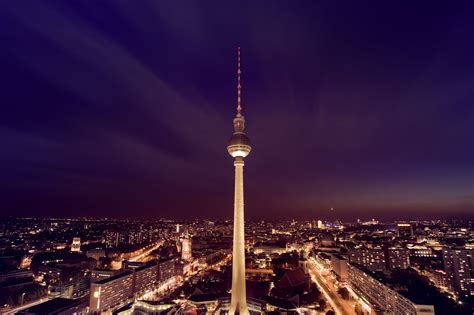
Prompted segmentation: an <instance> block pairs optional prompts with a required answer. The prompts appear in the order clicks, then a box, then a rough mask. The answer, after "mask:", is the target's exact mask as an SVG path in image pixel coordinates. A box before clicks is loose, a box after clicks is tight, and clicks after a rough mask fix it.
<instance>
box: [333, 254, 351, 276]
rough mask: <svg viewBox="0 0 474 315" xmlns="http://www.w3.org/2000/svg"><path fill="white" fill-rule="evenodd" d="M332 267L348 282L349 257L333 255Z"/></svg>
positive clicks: (337, 274)
mask: <svg viewBox="0 0 474 315" xmlns="http://www.w3.org/2000/svg"><path fill="white" fill-rule="evenodd" d="M331 269H332V271H333V272H334V273H335V274H336V276H337V278H338V280H339V281H341V282H346V281H347V279H348V277H349V274H348V272H347V259H346V258H344V257H342V256H341V255H336V254H334V255H331Z"/></svg>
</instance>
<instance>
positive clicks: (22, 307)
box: [2, 297, 48, 314]
mask: <svg viewBox="0 0 474 315" xmlns="http://www.w3.org/2000/svg"><path fill="white" fill-rule="evenodd" d="M47 300H48V298H47V297H45V298H42V299H39V300H36V301H33V302H30V303H28V304H23V305H22V306H18V307H16V308H12V309H11V310H9V311H4V313H2V314H15V313H17V312H19V311H22V310H24V309H27V308H29V307H32V306H35V305H38V304H41V303H43V302H46V301H47Z"/></svg>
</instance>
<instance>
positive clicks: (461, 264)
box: [443, 248, 474, 297]
mask: <svg viewBox="0 0 474 315" xmlns="http://www.w3.org/2000/svg"><path fill="white" fill-rule="evenodd" d="M443 261H444V270H445V271H446V280H447V284H448V288H449V289H450V290H451V291H453V292H456V294H458V295H459V296H463V297H468V296H474V249H466V248H445V249H443Z"/></svg>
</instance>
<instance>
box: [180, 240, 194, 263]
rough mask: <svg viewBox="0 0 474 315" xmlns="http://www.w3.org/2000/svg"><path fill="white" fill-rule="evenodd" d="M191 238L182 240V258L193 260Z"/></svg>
mask: <svg viewBox="0 0 474 315" xmlns="http://www.w3.org/2000/svg"><path fill="white" fill-rule="evenodd" d="M191 245H192V243H191V239H189V238H185V239H183V240H182V241H181V259H182V260H185V261H191V260H192V259H193V254H192V247H191Z"/></svg>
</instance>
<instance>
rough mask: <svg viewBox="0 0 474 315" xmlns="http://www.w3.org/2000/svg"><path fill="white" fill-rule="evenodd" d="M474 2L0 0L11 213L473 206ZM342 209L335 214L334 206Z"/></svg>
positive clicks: (4, 194)
mask: <svg viewBox="0 0 474 315" xmlns="http://www.w3.org/2000/svg"><path fill="white" fill-rule="evenodd" d="M473 16H474V2H472V1H455V2H452V3H451V2H443V3H441V2H440V3H435V2H419V3H416V2H413V1H402V2H401V3H396V2H394V3H387V2H377V1H369V2H365V1H324V2H320V1H297V2H294V1H257V2H255V1H243V2H242V1H238V2H235V3H230V2H222V1H112V0H111V1H41V2H39V1H33V0H31V1H28V0H26V1H3V2H2V3H0V47H1V50H0V60H1V75H0V80H1V81H0V83H1V87H2V89H1V90H2V100H1V103H0V104H1V105H0V106H1V112H0V174H1V181H0V211H1V213H2V214H3V215H21V216H25V215H37V216H52V215H55V216H58V215H60V216H85V215H95V216H121V217H124V216H137V217H172V218H194V217H200V218H204V217H206V218H231V217H232V205H233V199H232V194H233V162H232V159H231V158H230V157H229V156H228V154H227V152H226V149H225V147H226V143H227V140H228V138H229V137H230V135H231V133H232V118H233V116H234V112H235V104H236V69H235V66H236V60H235V59H236V47H237V46H241V47H242V67H243V69H242V70H243V74H242V80H243V108H244V109H243V110H244V114H245V116H246V119H247V131H248V136H249V138H250V139H251V141H252V144H253V151H252V153H251V155H250V156H249V157H248V158H247V162H246V167H245V180H246V187H245V188H246V191H245V193H246V196H245V197H246V216H247V218H253V219H256V218H264V219H278V218H311V219H313V218H314V219H319V218H328V219H329V218H331V219H332V218H341V219H357V218H372V217H375V218H380V219H391V218H432V217H443V218H445V217H472V216H473V214H474V88H473V87H474V19H473V18H472V17H473ZM331 207H333V208H334V211H330V208H331Z"/></svg>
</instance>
